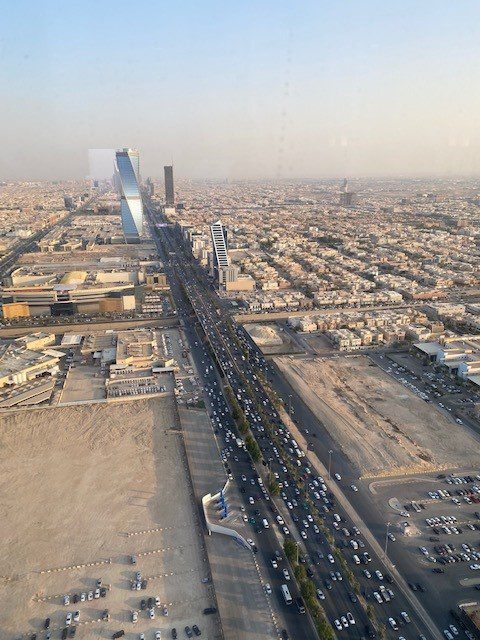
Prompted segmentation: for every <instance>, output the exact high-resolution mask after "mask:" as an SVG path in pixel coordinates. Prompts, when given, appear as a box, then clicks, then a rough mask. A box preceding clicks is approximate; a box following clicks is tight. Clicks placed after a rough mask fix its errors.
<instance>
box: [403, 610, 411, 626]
mask: <svg viewBox="0 0 480 640" xmlns="http://www.w3.org/2000/svg"><path fill="white" fill-rule="evenodd" d="M400 615H401V616H402V618H403V619H404V620H405V622H406V623H407V624H410V622H411V620H410V617H409V615H408V613H407V612H406V611H400Z"/></svg>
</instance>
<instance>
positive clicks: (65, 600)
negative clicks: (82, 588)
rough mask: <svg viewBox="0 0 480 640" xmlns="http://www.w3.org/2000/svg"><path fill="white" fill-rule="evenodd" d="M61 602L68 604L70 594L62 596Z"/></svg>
mask: <svg viewBox="0 0 480 640" xmlns="http://www.w3.org/2000/svg"><path fill="white" fill-rule="evenodd" d="M62 602H63V604H64V605H65V606H68V605H69V604H70V596H63V598H62Z"/></svg>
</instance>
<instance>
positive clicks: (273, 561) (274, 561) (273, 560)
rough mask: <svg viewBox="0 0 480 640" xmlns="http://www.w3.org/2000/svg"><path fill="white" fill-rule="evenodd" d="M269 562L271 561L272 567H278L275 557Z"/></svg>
mask: <svg viewBox="0 0 480 640" xmlns="http://www.w3.org/2000/svg"><path fill="white" fill-rule="evenodd" d="M271 562H272V567H273V568H274V569H278V563H277V559H276V558H272V560H271Z"/></svg>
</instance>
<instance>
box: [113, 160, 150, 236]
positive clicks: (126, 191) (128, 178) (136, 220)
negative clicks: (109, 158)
mask: <svg viewBox="0 0 480 640" xmlns="http://www.w3.org/2000/svg"><path fill="white" fill-rule="evenodd" d="M115 183H116V186H117V188H118V190H119V193H120V212H121V216H122V226H123V233H124V235H125V241H126V242H138V241H139V239H140V236H141V235H142V234H143V204H142V197H141V195H140V188H139V184H140V156H139V153H138V151H136V150H134V149H123V150H122V151H117V152H116V154H115Z"/></svg>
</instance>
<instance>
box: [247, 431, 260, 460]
mask: <svg viewBox="0 0 480 640" xmlns="http://www.w3.org/2000/svg"><path fill="white" fill-rule="evenodd" d="M245 446H246V447H247V451H248V453H249V454H250V456H251V457H252V460H253V461H254V462H258V461H259V460H260V458H261V457H262V452H261V451H260V447H259V446H258V444H257V443H256V441H255V440H254V438H253V437H252V436H251V435H248V436H247V437H246V438H245Z"/></svg>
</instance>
